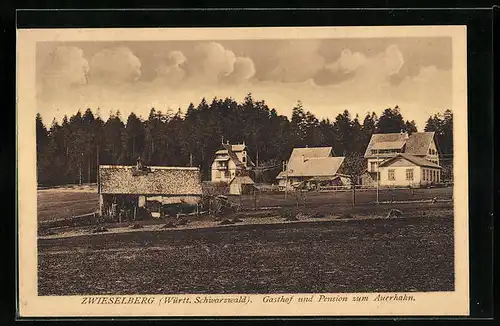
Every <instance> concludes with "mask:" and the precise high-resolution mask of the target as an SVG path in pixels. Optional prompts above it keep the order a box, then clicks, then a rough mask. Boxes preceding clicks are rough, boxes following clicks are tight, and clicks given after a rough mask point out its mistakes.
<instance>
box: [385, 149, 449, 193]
mask: <svg viewBox="0 0 500 326" xmlns="http://www.w3.org/2000/svg"><path fill="white" fill-rule="evenodd" d="M379 173H380V184H381V185H384V186H410V187H418V186H421V185H426V184H431V183H439V182H440V181H441V167H440V166H439V165H437V164H436V163H434V162H431V161H429V160H426V159H425V158H422V157H418V156H415V155H412V154H406V153H399V154H397V155H396V156H394V157H392V158H389V159H386V160H385V161H383V162H381V163H380V165H379Z"/></svg>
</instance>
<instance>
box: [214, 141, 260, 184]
mask: <svg viewBox="0 0 500 326" xmlns="http://www.w3.org/2000/svg"><path fill="white" fill-rule="evenodd" d="M254 166H255V164H254V163H253V161H252V160H251V159H250V156H249V155H248V151H247V146H246V145H245V143H243V144H236V145H231V144H229V142H226V143H225V144H221V148H220V149H219V150H217V151H216V152H215V157H214V160H213V162H212V178H211V179H212V182H227V183H230V182H231V180H233V179H234V178H235V177H237V176H248V175H249V173H248V172H249V171H250V170H251V169H252V168H253V167H254Z"/></svg>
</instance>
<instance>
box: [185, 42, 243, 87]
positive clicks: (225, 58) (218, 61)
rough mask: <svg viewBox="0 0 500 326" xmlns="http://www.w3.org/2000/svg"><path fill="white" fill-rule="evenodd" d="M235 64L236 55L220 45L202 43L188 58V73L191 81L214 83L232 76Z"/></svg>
mask: <svg viewBox="0 0 500 326" xmlns="http://www.w3.org/2000/svg"><path fill="white" fill-rule="evenodd" d="M235 62H236V56H235V54H234V53H233V52H232V51H230V50H227V49H226V48H224V47H223V46H222V45H221V44H220V43H216V42H206V43H200V44H197V45H196V46H195V47H194V51H193V53H191V54H190V55H189V56H188V60H187V64H186V71H187V72H188V75H189V78H190V79H191V81H195V82H200V83H213V82H217V81H218V80H219V79H220V78H222V77H225V76H228V75H229V74H231V73H232V72H233V71H234V63H235Z"/></svg>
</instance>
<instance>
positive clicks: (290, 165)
mask: <svg viewBox="0 0 500 326" xmlns="http://www.w3.org/2000/svg"><path fill="white" fill-rule="evenodd" d="M333 154H334V153H333V149H332V147H311V148H294V149H293V151H292V154H291V155H290V158H289V159H288V162H287V164H286V167H285V168H284V170H283V171H282V172H280V174H278V176H277V177H276V179H277V180H278V187H279V188H280V189H281V190H284V189H285V188H294V187H298V186H301V185H302V186H305V187H306V188H318V187H321V186H333V185H342V184H345V183H346V182H347V178H346V177H345V176H344V175H342V174H340V173H339V171H340V169H341V166H342V163H343V162H344V157H335V156H333Z"/></svg>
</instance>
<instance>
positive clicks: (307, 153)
mask: <svg viewBox="0 0 500 326" xmlns="http://www.w3.org/2000/svg"><path fill="white" fill-rule="evenodd" d="M302 156H304V157H306V158H314V157H316V158H317V157H331V156H333V147H305V148H294V149H293V151H292V155H290V159H289V161H292V160H294V159H298V158H300V159H302Z"/></svg>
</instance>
